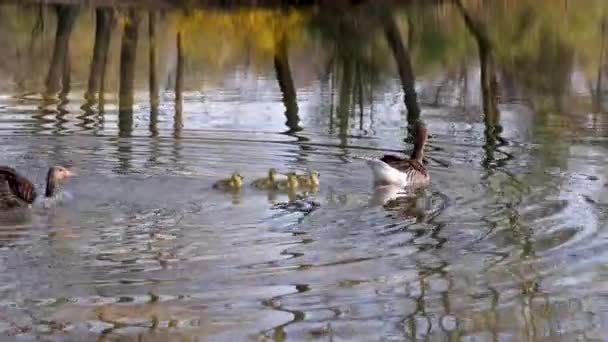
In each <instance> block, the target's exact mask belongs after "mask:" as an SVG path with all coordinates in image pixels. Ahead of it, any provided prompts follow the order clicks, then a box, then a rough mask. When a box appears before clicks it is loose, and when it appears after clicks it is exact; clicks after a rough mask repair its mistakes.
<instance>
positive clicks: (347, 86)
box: [336, 58, 354, 146]
mask: <svg viewBox="0 0 608 342" xmlns="http://www.w3.org/2000/svg"><path fill="white" fill-rule="evenodd" d="M343 63H344V64H343V66H342V67H343V69H342V70H343V71H342V79H341V84H340V93H339V94H338V107H337V109H336V112H337V115H338V120H339V129H340V133H339V134H340V144H341V145H342V146H346V143H347V138H348V119H349V115H348V111H349V109H350V103H351V98H352V89H353V70H354V67H353V62H352V60H351V59H348V58H346V59H344V62H343Z"/></svg>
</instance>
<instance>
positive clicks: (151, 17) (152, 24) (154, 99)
mask: <svg viewBox="0 0 608 342" xmlns="http://www.w3.org/2000/svg"><path fill="white" fill-rule="evenodd" d="M148 39H149V41H150V47H149V51H148V62H149V74H148V75H149V79H148V84H149V88H150V108H151V111H152V112H157V111H158V78H157V77H156V13H154V12H150V13H149V14H148Z"/></svg>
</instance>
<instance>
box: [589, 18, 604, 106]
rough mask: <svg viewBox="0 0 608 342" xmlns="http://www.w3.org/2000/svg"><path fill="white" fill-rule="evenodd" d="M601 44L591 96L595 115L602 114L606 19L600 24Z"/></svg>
mask: <svg viewBox="0 0 608 342" xmlns="http://www.w3.org/2000/svg"><path fill="white" fill-rule="evenodd" d="M600 25H601V43H600V58H599V66H598V68H597V80H596V83H595V96H593V107H594V111H595V112H596V113H601V112H602V78H603V77H604V75H603V72H602V71H603V70H604V54H605V51H604V50H605V48H606V18H602V22H601V24H600ZM592 93H593V92H592Z"/></svg>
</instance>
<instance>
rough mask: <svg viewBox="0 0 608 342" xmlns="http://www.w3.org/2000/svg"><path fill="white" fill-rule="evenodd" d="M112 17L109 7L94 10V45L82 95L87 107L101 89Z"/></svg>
mask: <svg viewBox="0 0 608 342" xmlns="http://www.w3.org/2000/svg"><path fill="white" fill-rule="evenodd" d="M112 17H113V12H112V10H111V9H109V8H98V9H97V10H95V45H94V47H93V58H92V60H91V67H90V70H89V83H88V86H87V92H86V93H85V95H84V97H85V99H86V100H87V106H89V107H90V106H92V105H93V104H94V103H95V96H96V94H98V93H99V92H100V90H101V80H102V74H103V73H104V72H105V67H106V64H105V63H106V61H107V55H108V50H109V48H110V37H111V34H112Z"/></svg>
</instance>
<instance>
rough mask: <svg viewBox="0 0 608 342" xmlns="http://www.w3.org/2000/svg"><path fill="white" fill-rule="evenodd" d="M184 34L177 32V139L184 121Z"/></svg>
mask: <svg viewBox="0 0 608 342" xmlns="http://www.w3.org/2000/svg"><path fill="white" fill-rule="evenodd" d="M182 50H183V49H182V34H181V33H180V32H177V70H176V75H175V117H174V119H173V129H174V135H175V137H179V135H180V134H181V130H182V126H183V122H182V121H183V119H182V107H183V92H184V52H183V51H182Z"/></svg>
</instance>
